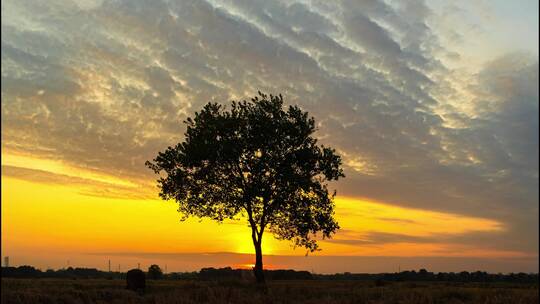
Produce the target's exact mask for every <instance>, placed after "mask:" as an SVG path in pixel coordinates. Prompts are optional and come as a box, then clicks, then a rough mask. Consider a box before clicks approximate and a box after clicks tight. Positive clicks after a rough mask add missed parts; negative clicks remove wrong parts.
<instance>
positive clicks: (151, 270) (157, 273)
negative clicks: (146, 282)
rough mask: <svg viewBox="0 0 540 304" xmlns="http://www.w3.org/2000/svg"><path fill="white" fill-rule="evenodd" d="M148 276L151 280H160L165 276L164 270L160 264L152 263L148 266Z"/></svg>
mask: <svg viewBox="0 0 540 304" xmlns="http://www.w3.org/2000/svg"><path fill="white" fill-rule="evenodd" d="M148 278H149V279H151V280H159V279H161V278H163V271H161V268H160V267H159V266H158V265H156V264H152V265H150V267H148Z"/></svg>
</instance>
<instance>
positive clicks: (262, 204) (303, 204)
mask: <svg viewBox="0 0 540 304" xmlns="http://www.w3.org/2000/svg"><path fill="white" fill-rule="evenodd" d="M185 123H186V124H187V131H186V133H185V140H184V142H181V143H179V144H177V145H176V146H174V147H168V148H167V149H166V150H165V151H164V152H160V153H159V154H158V156H157V157H156V158H155V159H154V160H153V162H146V165H147V166H148V167H149V168H151V169H152V170H154V172H155V173H157V174H160V178H159V179H158V184H159V187H160V189H161V192H160V196H161V197H162V198H163V199H165V200H175V201H176V202H177V203H178V206H179V208H178V211H179V212H180V213H181V214H182V219H186V218H187V217H189V216H195V217H199V218H204V217H207V218H211V219H213V220H216V221H218V222H222V221H224V220H225V219H238V218H239V217H241V216H245V217H247V219H248V222H249V224H250V226H251V228H252V238H253V241H254V243H255V244H257V243H258V245H259V246H260V243H261V239H262V235H263V232H264V231H265V229H269V230H270V231H271V232H272V233H273V234H274V236H275V237H277V238H278V239H284V240H291V241H293V242H294V244H295V245H297V246H302V247H305V248H307V249H308V250H310V251H314V250H317V249H318V246H317V242H316V239H315V238H314V236H315V235H316V234H317V233H318V232H322V237H323V238H325V237H330V236H331V235H332V234H333V233H335V231H336V230H337V229H339V226H338V223H337V222H336V221H335V219H334V218H333V215H334V203H333V198H334V196H335V192H333V193H332V194H329V191H328V188H327V182H328V181H333V180H337V179H338V178H340V177H344V174H343V170H342V169H341V167H340V166H341V158H340V157H339V155H337V154H336V152H335V150H334V149H331V148H329V147H325V146H322V145H321V146H319V145H317V140H316V139H315V138H313V137H312V135H313V133H314V132H315V130H316V128H315V120H314V119H313V118H312V117H309V116H308V113H307V112H304V111H302V110H301V109H300V108H299V107H297V106H289V107H288V109H287V110H284V109H283V98H282V96H281V95H279V96H273V95H269V96H268V95H266V94H263V93H261V92H259V96H256V97H254V98H252V99H251V100H250V101H241V102H235V101H233V102H232V104H231V105H230V108H229V109H227V108H226V107H224V106H222V105H220V104H217V103H208V104H206V105H205V106H204V108H203V109H202V110H201V111H200V112H196V113H195V116H194V118H188V119H187V120H186V121H185Z"/></svg>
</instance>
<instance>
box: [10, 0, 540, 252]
mask: <svg viewBox="0 0 540 304" xmlns="http://www.w3.org/2000/svg"><path fill="white" fill-rule="evenodd" d="M2 5H3V12H2V14H3V17H6V16H7V18H3V19H2V45H1V49H2V125H3V128H2V139H3V140H2V145H3V148H7V149H10V150H12V151H20V152H25V153H33V154H35V155H38V156H42V157H47V158H54V159H59V160H62V161H64V162H66V163H69V164H71V165H74V166H80V167H82V168H85V169H89V170H94V171H97V172H102V173H107V174H111V175H115V176H119V177H122V178H127V179H130V180H133V181H135V182H138V183H141V184H146V183H148V182H149V181H151V180H153V179H154V177H153V176H152V173H151V172H149V171H148V170H146V168H144V165H143V164H144V161H145V160H147V159H151V158H153V156H154V155H155V154H156V153H157V152H158V151H160V150H162V149H163V148H165V147H166V146H168V145H171V144H173V143H175V142H178V141H179V140H181V138H182V133H183V130H184V126H183V125H182V124H181V121H182V120H184V119H185V118H186V117H187V115H190V114H191V113H193V111H195V110H197V109H199V108H200V107H201V106H202V105H203V104H204V103H206V102H208V101H211V100H214V101H219V102H226V101H228V100H230V99H233V98H246V97H249V96H250V95H253V94H254V93H255V92H256V91H257V90H263V91H268V92H274V93H279V92H281V93H283V94H284V96H285V99H286V101H287V102H289V103H295V104H299V105H301V106H302V107H303V108H305V109H307V110H309V111H310V113H311V114H313V115H314V116H315V117H316V119H317V121H318V122H319V123H320V126H319V131H318V136H319V137H320V138H321V141H322V142H324V143H325V144H330V145H333V146H335V147H336V148H337V149H339V151H341V152H342V153H343V155H344V161H345V166H346V174H347V178H346V179H344V180H343V182H340V183H339V184H337V185H336V186H337V188H338V190H339V194H345V195H350V196H362V197H367V198H371V199H374V200H379V201H385V202H387V203H392V204H399V205H403V206H408V207H415V208H422V209H430V210H439V211H446V212H453V213H458V214H464V215H473V216H479V217H487V218H492V219H496V220H498V221H501V222H503V223H504V224H505V225H506V227H508V231H507V232H506V234H504V235H502V236H501V235H496V236H493V238H491V236H490V237H487V236H480V235H476V236H475V240H486V241H485V244H486V246H487V245H488V241H489V242H492V243H495V244H499V243H500V244H501V245H500V248H503V247H504V248H506V245H504V244H505V242H504V241H503V240H504V239H507V238H511V239H513V240H515V241H514V242H513V243H512V246H515V249H516V250H523V251H526V252H529V253H531V252H532V253H536V254H537V253H538V251H537V245H538V229H537V225H538V146H539V145H538V61H537V59H536V58H530V57H528V56H526V55H525V54H509V55H507V56H506V57H502V58H499V59H495V60H493V61H492V62H491V63H490V64H488V65H487V66H486V67H485V68H484V69H483V70H482V71H481V72H480V73H479V74H478V75H476V82H475V83H474V84H471V85H470V91H471V92H473V94H474V97H473V98H472V99H471V100H469V101H468V102H469V103H470V107H471V108H473V109H474V111H473V112H474V113H473V112H464V111H460V110H458V109H455V108H452V107H451V105H450V100H449V99H450V97H447V98H441V97H440V96H441V95H440V94H437V93H438V92H439V93H440V92H448V93H449V94H448V96H452V95H451V94H453V93H452V92H453V88H452V87H451V86H450V82H451V81H452V80H451V79H449V78H448V77H446V76H445V75H450V74H451V73H450V72H451V71H449V69H448V68H446V67H445V66H444V65H443V64H442V63H441V60H439V59H440V58H438V56H439V55H438V54H443V55H441V56H447V55H448V54H452V56H453V57H455V58H459V55H460V54H459V53H455V52H453V51H452V50H446V49H445V47H444V46H443V45H441V44H440V42H439V41H440V39H439V37H437V35H436V33H435V32H434V31H432V29H431V28H430V26H429V22H428V21H429V18H431V11H430V9H429V7H428V6H426V5H425V4H424V3H423V2H421V1H415V2H407V4H403V5H402V4H399V5H390V4H386V3H384V2H382V1H380V2H379V1H365V2H363V1H359V2H358V1H351V2H348V1H343V2H336V3H331V4H328V3H325V2H321V1H307V2H302V3H295V4H289V3H282V2H279V1H278V2H273V1H272V2H270V1H255V2H252V1H224V2H221V1H220V2H219V3H217V2H216V3H214V2H213V1H208V2H207V1H179V2H176V1H152V2H148V1H104V2H103V3H101V4H96V5H92V6H89V7H84V8H81V6H79V5H77V4H75V3H71V2H69V1H51V2H50V3H49V2H48V4H47V5H46V6H45V5H40V4H36V3H32V2H26V1H6V3H5V4H4V3H3V4H2ZM441 50H442V52H441ZM438 108H445V109H450V111H447V112H450V113H449V114H445V115H442V114H440V113H439V112H438V111H437V109H438ZM451 119H452V120H459V121H460V122H461V125H462V126H461V127H459V128H457V127H449V126H448V124H447V123H446V122H447V121H448V120H451ZM411 220H414V219H411ZM379 237H381V236H379ZM463 241H464V240H463ZM464 242H465V241H464Z"/></svg>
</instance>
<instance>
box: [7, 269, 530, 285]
mask: <svg viewBox="0 0 540 304" xmlns="http://www.w3.org/2000/svg"><path fill="white" fill-rule="evenodd" d="M2 277H9V278H71V279H79V278H80V279H100V278H101V279H123V278H125V273H124V272H108V271H101V270H98V269H95V268H72V267H68V268H65V269H59V270H52V269H48V270H46V271H41V270H39V269H36V268H34V267H32V266H19V267H2ZM265 277H266V278H267V279H268V280H349V281H353V280H354V281H390V282H392V281H394V282H398V281H428V282H435V281H440V282H509V283H538V273H536V274H532V273H522V272H520V273H510V274H500V273H499V274H492V273H487V272H483V271H476V272H467V271H462V272H459V273H454V272H439V273H433V272H429V271H427V270H425V269H421V270H420V271H418V272H417V271H414V270H413V271H402V272H399V273H380V274H368V273H349V272H345V273H337V274H312V273H310V272H308V271H296V270H265ZM162 278H163V279H165V280H231V279H238V280H243V279H253V278H254V276H253V271H251V270H249V269H232V268H230V267H226V268H203V269H201V270H200V271H199V272H173V273H167V274H163V276H162Z"/></svg>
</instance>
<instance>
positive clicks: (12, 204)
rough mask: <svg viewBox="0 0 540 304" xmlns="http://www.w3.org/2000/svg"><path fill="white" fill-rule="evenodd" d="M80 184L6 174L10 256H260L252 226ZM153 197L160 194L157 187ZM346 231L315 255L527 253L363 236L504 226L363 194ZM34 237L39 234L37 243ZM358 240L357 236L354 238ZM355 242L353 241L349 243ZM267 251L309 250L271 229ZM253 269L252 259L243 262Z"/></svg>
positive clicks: (24, 163) (26, 160) (341, 211)
mask: <svg viewBox="0 0 540 304" xmlns="http://www.w3.org/2000/svg"><path fill="white" fill-rule="evenodd" d="M2 161H3V165H11V166H20V167H25V168H30V169H39V170H45V171H48V172H51V173H61V174H66V175H70V176H77V177H82V178H85V179H89V180H100V181H107V182H108V183H114V184H117V185H122V186H125V185H129V184H130V181H124V180H120V179H117V178H115V177H110V176H105V175H98V174H95V173H93V172H87V171H84V170H79V169H76V168H73V167H69V166H66V165H64V164H62V163H61V162H56V161H48V160H40V159H33V158H31V157H29V156H20V155H13V154H7V157H6V158H3V160H2ZM80 187H81V186H80V185H72V184H47V183H38V182H29V181H25V180H21V179H18V178H14V177H9V176H4V175H3V176H2V202H3V203H2V254H3V255H10V256H17V255H24V254H28V253H32V252H39V255H40V258H42V259H45V258H46V257H50V258H52V257H54V256H58V255H59V254H64V253H70V252H71V253H79V254H88V253H99V252H109V253H114V252H119V253H129V252H138V253H179V252H182V253H203V252H235V253H248V254H253V252H254V250H253V244H252V242H251V238H250V229H249V227H248V226H247V224H246V223H245V222H244V221H235V222H226V223H224V224H221V225H220V224H217V223H215V222H212V221H210V220H202V221H199V220H197V219H189V220H187V221H185V222H179V220H178V219H179V215H178V213H177V212H176V205H175V204H174V203H173V202H163V201H160V200H158V199H153V200H144V199H138V200H137V199H120V198H106V197H99V196H88V195H84V194H83V193H81V192H82V191H81V188H80ZM149 196H155V197H156V196H157V195H156V194H155V193H151V194H149ZM336 217H337V219H338V222H339V223H340V226H341V228H342V229H341V230H340V231H338V233H337V234H336V235H335V236H334V238H333V239H332V240H330V241H327V240H325V241H321V243H320V245H321V248H322V249H323V250H322V251H320V252H316V253H314V254H315V255H347V256H353V255H359V256H475V257H482V256H484V257H519V256H522V255H520V253H519V252H511V251H496V250H491V249H484V248H475V247H474V246H464V245H461V244H452V243H446V242H420V243H419V242H414V241H410V240H405V241H399V239H398V240H394V241H391V242H386V243H384V242H377V240H376V239H375V240H372V241H373V242H358V243H354V241H362V240H368V241H370V240H369V238H370V237H372V236H373V235H375V238H376V236H377V235H376V234H377V233H386V234H399V235H406V236H410V237H431V236H434V237H435V236H437V235H447V236H448V235H450V236H451V235H459V234H466V233H470V232H478V231H482V232H492V233H497V232H501V231H504V227H503V226H502V224H501V223H499V222H496V221H493V220H490V219H482V218H474V217H466V216H462V215H457V214H450V213H443V212H434V211H427V210H418V209H411V208H404V207H397V206H393V205H388V204H384V203H379V202H373V201H367V200H363V199H356V198H347V197H337V200H336ZM29 240H32V241H31V242H30V241H29ZM351 240H352V241H353V242H350V241H351ZM347 242H349V243H347ZM263 253H264V254H265V255H295V256H302V255H304V254H305V250H303V249H297V250H294V249H293V248H292V246H291V244H290V243H288V242H282V241H277V240H275V239H274V238H272V236H271V235H270V234H266V235H265V238H264V239H263ZM238 265H239V267H241V268H251V267H253V265H252V264H250V263H247V264H242V263H240V264H238ZM270 267H271V266H270V265H266V264H265V268H270Z"/></svg>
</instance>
